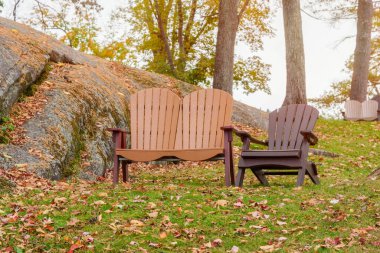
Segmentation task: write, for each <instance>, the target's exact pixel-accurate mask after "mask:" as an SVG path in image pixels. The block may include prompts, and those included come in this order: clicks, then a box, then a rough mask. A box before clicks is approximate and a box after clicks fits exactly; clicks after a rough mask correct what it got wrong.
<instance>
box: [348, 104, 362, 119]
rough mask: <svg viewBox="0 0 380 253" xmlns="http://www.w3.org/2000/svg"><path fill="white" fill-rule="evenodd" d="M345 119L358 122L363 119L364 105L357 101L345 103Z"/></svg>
mask: <svg viewBox="0 0 380 253" xmlns="http://www.w3.org/2000/svg"><path fill="white" fill-rule="evenodd" d="M344 111H345V114H344V117H345V118H346V120H352V121H356V120H359V119H361V118H362V104H361V103H360V102H359V101H356V100H348V101H346V102H345V103H344Z"/></svg>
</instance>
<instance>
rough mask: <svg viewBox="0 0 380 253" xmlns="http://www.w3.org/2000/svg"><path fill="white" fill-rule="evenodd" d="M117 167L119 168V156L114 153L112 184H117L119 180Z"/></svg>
mask: <svg viewBox="0 0 380 253" xmlns="http://www.w3.org/2000/svg"><path fill="white" fill-rule="evenodd" d="M119 169H120V161H119V157H118V156H117V155H115V158H114V165H113V184H117V183H118V182H119Z"/></svg>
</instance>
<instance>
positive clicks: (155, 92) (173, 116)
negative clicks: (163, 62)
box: [130, 88, 181, 150]
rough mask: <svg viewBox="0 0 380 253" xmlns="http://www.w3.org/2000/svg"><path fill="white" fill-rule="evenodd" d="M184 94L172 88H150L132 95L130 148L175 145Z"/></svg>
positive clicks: (146, 148) (161, 147)
mask: <svg viewBox="0 0 380 253" xmlns="http://www.w3.org/2000/svg"><path fill="white" fill-rule="evenodd" d="M180 107H181V98H180V97H179V96H177V94H175V93H174V92H172V91H170V90H169V89H160V88H151V89H145V90H142V91H139V92H137V93H135V94H133V95H131V100H130V112H131V115H130V116H131V148H132V149H140V150H166V149H174V144H175V137H176V131H177V122H178V116H179V111H180Z"/></svg>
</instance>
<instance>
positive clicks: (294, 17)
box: [282, 0, 307, 106]
mask: <svg viewBox="0 0 380 253" xmlns="http://www.w3.org/2000/svg"><path fill="white" fill-rule="evenodd" d="M282 5H283V16H284V30H285V45H286V96H285V100H284V103H283V105H284V106H285V105H288V104H306V103H307V100H306V81H305V53H304V47H303V35H302V19H301V7H300V0H282Z"/></svg>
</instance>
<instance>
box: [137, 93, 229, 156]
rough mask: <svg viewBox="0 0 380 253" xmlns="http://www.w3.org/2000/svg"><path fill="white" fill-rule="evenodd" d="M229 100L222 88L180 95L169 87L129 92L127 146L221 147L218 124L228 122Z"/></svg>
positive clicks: (141, 147)
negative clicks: (129, 130) (128, 142)
mask: <svg viewBox="0 0 380 253" xmlns="http://www.w3.org/2000/svg"><path fill="white" fill-rule="evenodd" d="M232 103H233V99H232V96H231V95H230V94H228V93H227V92H224V91H222V90H217V89H207V90H203V89H202V90H199V91H194V92H192V93H190V94H188V95H187V96H185V97H184V98H183V100H182V101H181V98H180V97H178V96H177V95H176V94H175V93H174V92H172V91H170V90H169V89H163V88H151V89H145V90H142V91H139V92H137V93H135V94H133V95H131V100H130V112H131V148H132V149H139V150H173V149H177V150H183V149H207V148H223V140H224V136H223V131H222V130H221V129H220V128H221V127H222V126H227V125H231V117H232Z"/></svg>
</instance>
